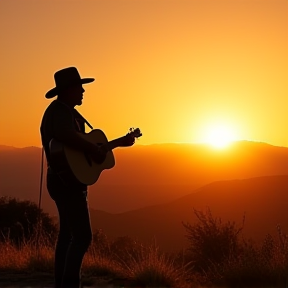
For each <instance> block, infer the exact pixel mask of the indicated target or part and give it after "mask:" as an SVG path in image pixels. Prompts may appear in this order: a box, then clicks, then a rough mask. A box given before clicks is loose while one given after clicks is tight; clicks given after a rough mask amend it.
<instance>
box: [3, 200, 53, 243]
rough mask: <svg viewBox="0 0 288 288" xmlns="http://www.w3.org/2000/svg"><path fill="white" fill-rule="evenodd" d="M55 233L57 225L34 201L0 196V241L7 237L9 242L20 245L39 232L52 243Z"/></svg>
mask: <svg viewBox="0 0 288 288" xmlns="http://www.w3.org/2000/svg"><path fill="white" fill-rule="evenodd" d="M56 233H57V226H56V224H55V223H53V220H52V218H51V217H50V216H49V215H48V214H47V213H44V212H43V210H42V209H39V208H38V206H37V205H36V204H35V203H33V202H30V201H19V200H17V199H15V198H8V197H1V198H0V242H3V241H6V240H7V239H9V241H10V242H11V243H13V244H17V245H18V246H20V245H21V244H23V242H25V241H30V240H31V239H32V238H33V239H35V237H34V236H35V235H40V234H41V235H42V236H45V237H44V238H45V239H48V241H49V242H51V243H52V242H53V241H54V239H55V237H56Z"/></svg>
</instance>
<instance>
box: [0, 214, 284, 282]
mask: <svg viewBox="0 0 288 288" xmlns="http://www.w3.org/2000/svg"><path fill="white" fill-rule="evenodd" d="M211 217H212V215H211V214H208V216H207V215H206V216H205V217H202V218H201V219H202V220H203V221H202V222H201V223H200V224H201V225H202V226H199V225H200V224H199V223H198V224H195V225H194V226H193V225H189V226H187V227H188V228H189V231H190V232H191V233H192V234H190V235H196V234H193V231H194V229H196V231H198V233H200V232H201V233H202V234H201V235H203V236H201V237H194V238H193V237H192V238H191V239H192V240H191V243H190V248H191V247H192V249H188V250H184V251H183V252H182V253H179V254H177V255H170V254H167V253H164V252H163V251H161V249H160V248H159V247H158V246H157V245H156V244H155V243H152V244H150V245H143V244H141V243H138V242H136V241H134V240H133V239H131V238H129V237H119V238H117V239H115V240H113V241H111V240H108V238H107V237H106V235H105V234H104V233H103V232H101V233H99V231H98V234H97V233H96V234H95V235H94V241H93V243H92V244H91V246H90V247H89V250H88V252H87V253H86V255H85V257H84V261H83V266H82V273H83V275H84V276H85V277H86V278H87V277H88V278H89V277H91V278H93V277H94V278H95V277H98V278H99V277H100V278H102V279H107V281H108V280H111V281H112V282H114V283H117V285H119V286H125V287H127V286H129V285H130V286H131V285H134V286H137V287H171V288H172V287H177V288H188V287H189V288H191V287H200V286H199V285H203V286H207V285H221V286H225V287H248V286H253V287H257V286H258V287H265V286H266V287H288V236H287V235H286V234H285V233H283V232H282V230H281V229H280V227H278V237H272V236H271V235H267V236H266V238H265V239H264V241H263V242H262V243H259V244H256V243H253V241H252V240H249V241H248V240H246V239H243V238H241V239H240V238H239V239H238V238H237V239H236V238H235V233H234V234H233V233H232V234H231V229H234V228H233V227H234V226H233V225H232V226H231V223H230V224H229V226H227V224H225V223H222V222H221V221H212V220H213V219H211ZM214 220H215V219H214ZM209 223H210V226H209V225H208V224H209ZM203 224H205V225H203ZM197 225H198V226H197ZM209 227H212V228H211V229H210V228H209ZM227 227H228V228H229V227H230V228H229V229H227ZM216 228H217V229H216ZM199 229H200V230H199ZM235 229H238V228H237V227H236V226H235ZM219 231H220V232H221V233H220V232H219ZM223 231H224V232H225V231H228V232H227V233H228V234H229V235H232V236H233V237H232V238H233V241H234V242H235V245H234V244H233V249H231V252H230V253H228V252H229V251H230V250H229V251H228V252H227V249H226V250H225V249H217V247H216V248H215V247H214V250H213V251H216V252H217V253H216V254H215V255H216V256H217V257H215V258H213V255H214V254H213V253H212V254H211V249H210V247H208V248H207V245H206V244H205V243H204V242H203V239H204V238H205V237H204V236H205V235H206V236H207V235H209V237H211V238H213V239H215V241H214V242H213V243H214V244H213V243H212V244H211V245H216V244H217V245H220V247H222V246H225V245H226V244H225V243H227V237H223V233H224V232H223ZM235 231H238V230H235ZM232 232H233V231H232ZM211 233H212V234H213V233H214V235H212V234H211ZM225 233H226V232H225ZM217 235H220V236H219V237H221V238H219V239H225V241H224V242H223V243H222V242H221V241H220V240H219V239H218V240H219V241H218V240H217V237H218V236H217ZM45 237H46V236H41V235H40V237H39V238H38V240H39V241H38V242H37V241H36V240H37V239H36V238H35V237H34V238H31V239H30V240H29V241H24V242H22V244H21V245H20V246H16V245H15V244H13V242H12V241H11V240H10V239H9V238H5V240H4V241H2V242H0V259H1V260H0V273H2V274H3V273H7V272H8V273H10V274H14V275H15V274H17V273H24V274H25V273H27V275H28V274H31V273H36V274H37V273H38V274H37V275H39V273H49V274H50V275H51V277H52V274H53V266H54V263H53V262H54V247H53V245H51V241H50V240H49V239H48V238H47V237H46V238H45ZM237 237H240V235H238V234H237ZM208 240H209V239H208ZM193 241H194V242H193ZM195 241H199V242H195ZM37 243H39V245H37ZM203 243H204V244H205V245H204V246H203V247H202V246H201V245H202V244H203ZM193 245H196V246H195V247H197V249H193ZM208 246H209V245H208ZM195 247H194V248H195ZM205 249H208V250H207V251H206V250H205ZM220 250H221V251H225V255H223V257H222V256H221V255H220V256H221V257H219V253H218V252H219V251H220ZM191 251H192V252H193V254H191ZM197 251H198V252H199V255H200V256H201V258H199V255H198V256H197V255H196V254H195V253H197ZM213 251H212V252H213ZM189 253H190V254H189ZM191 255H192V256H193V257H194V258H193V257H192V256H191ZM205 255H208V256H207V257H206V256H205ZM191 257H192V258H191ZM205 257H206V260H207V261H206V262H205V263H204V264H205V265H203V261H202V260H203V259H204V260H205ZM197 259H198V260H199V259H200V260H201V262H199V263H200V264H201V265H200V266H198V267H197ZM219 259H221V261H219ZM203 267H204V268H203ZM0 278H1V277H0Z"/></svg>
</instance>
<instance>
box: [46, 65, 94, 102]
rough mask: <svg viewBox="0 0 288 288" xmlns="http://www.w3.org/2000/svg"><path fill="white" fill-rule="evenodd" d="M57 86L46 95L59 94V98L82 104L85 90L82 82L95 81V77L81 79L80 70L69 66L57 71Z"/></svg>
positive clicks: (47, 96)
mask: <svg viewBox="0 0 288 288" xmlns="http://www.w3.org/2000/svg"><path fill="white" fill-rule="evenodd" d="M54 80H55V84H56V87H54V88H53V89H51V90H49V91H48V92H47V93H46V95H45V97H46V98H48V99H49V98H53V97H54V96H56V95H58V98H59V99H61V100H63V101H65V102H67V103H68V104H71V105H73V107H74V106H75V105H81V104H82V99H83V93H84V92H85V90H84V89H83V87H82V84H86V83H90V82H93V81H94V80H95V79H94V78H83V79H81V77H80V75H79V73H78V70H77V69H76V68H75V67H68V68H64V69H62V70H59V71H57V72H56V73H55V74H54Z"/></svg>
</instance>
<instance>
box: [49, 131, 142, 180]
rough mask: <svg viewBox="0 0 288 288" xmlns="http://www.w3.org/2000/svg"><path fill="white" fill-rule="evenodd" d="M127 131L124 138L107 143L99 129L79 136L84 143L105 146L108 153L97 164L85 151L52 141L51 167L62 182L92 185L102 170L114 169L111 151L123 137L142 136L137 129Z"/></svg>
mask: <svg viewBox="0 0 288 288" xmlns="http://www.w3.org/2000/svg"><path fill="white" fill-rule="evenodd" d="M129 131H130V132H129V133H128V134H126V135H125V136H122V137H120V138H117V139H114V140H112V141H108V140H107V137H106V135H105V134H104V132H103V131H102V130H100V129H94V130H92V131H91V132H89V133H86V134H85V133H83V134H79V135H80V136H81V137H83V138H84V139H85V140H86V141H89V142H91V143H93V144H95V145H99V146H101V145H106V146H107V148H108V152H107V154H106V157H105V159H101V161H99V162H97V163H96V162H95V161H93V160H92V159H91V157H90V156H89V154H88V153H86V152H85V151H81V150H77V149H73V148H71V147H69V146H67V145H64V144H63V143H61V142H59V141H57V140H56V139H52V140H51V141H50V143H49V148H50V162H51V163H50V164H51V167H52V168H53V170H54V171H55V172H56V173H57V174H58V175H59V176H60V178H61V179H62V180H63V181H64V182H67V183H73V181H75V180H77V181H79V182H81V183H83V184H86V185H92V184H94V183H95V182H96V181H97V180H98V178H99V176H100V174H101V172H102V171H103V170H105V169H111V168H112V167H114V165H115V158H114V155H113V152H112V150H113V149H114V148H116V147H119V146H121V143H122V139H123V137H126V136H130V137H133V138H138V137H140V136H142V133H141V132H140V129H139V128H136V129H133V128H130V130H129Z"/></svg>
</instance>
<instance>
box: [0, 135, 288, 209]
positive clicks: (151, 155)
mask: <svg viewBox="0 0 288 288" xmlns="http://www.w3.org/2000/svg"><path fill="white" fill-rule="evenodd" d="M114 154H115V158H116V166H115V167H114V168H113V169H111V170H107V171H104V172H103V173H102V175H101V176H100V179H99V181H98V182H97V183H96V184H94V185H93V186H91V187H90V189H89V201H90V205H91V207H92V208H94V209H98V210H103V211H107V212H111V213H120V212H125V211H129V210H133V209H138V208H143V207H145V206H151V205H156V204H161V203H168V202H169V201H172V200H175V199H177V198H179V197H181V196H184V195H187V194H190V193H191V192H192V191H194V190H195V189H197V188H200V187H201V186H204V185H207V184H209V183H212V182H215V181H221V180H232V179H245V178H251V177H260V176H269V175H283V174H288V149H287V148H283V147H277V146H272V145H268V144H265V143H257V142H248V141H242V142H235V143H234V144H233V145H231V146H230V147H229V148H227V149H223V150H215V149H213V148H211V147H209V146H205V145H196V144H155V145H147V146H145V145H135V146H133V147H131V148H117V149H115V150H114ZM44 167H45V165H44ZM40 168H41V150H40V148H37V147H26V148H14V147H10V148H9V146H8V147H7V146H5V147H4V146H0V195H8V196H12V197H17V198H20V199H30V200H32V201H35V202H37V203H38V197H39V186H40ZM44 174H45V171H44ZM45 185H46V184H45V177H44V183H43V200H42V207H43V208H44V210H45V211H48V212H49V213H51V214H55V213H56V210H55V205H54V203H53V202H52V201H51V199H50V198H49V196H48V194H47V191H46V189H45Z"/></svg>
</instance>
